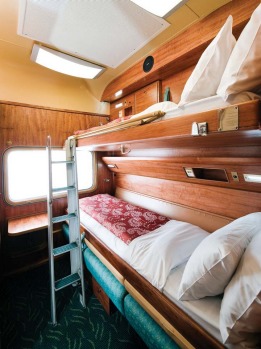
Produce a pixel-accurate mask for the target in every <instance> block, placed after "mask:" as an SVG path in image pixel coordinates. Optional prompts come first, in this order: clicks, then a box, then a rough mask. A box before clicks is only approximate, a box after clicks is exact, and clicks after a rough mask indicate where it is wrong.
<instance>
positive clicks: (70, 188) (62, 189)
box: [52, 185, 76, 193]
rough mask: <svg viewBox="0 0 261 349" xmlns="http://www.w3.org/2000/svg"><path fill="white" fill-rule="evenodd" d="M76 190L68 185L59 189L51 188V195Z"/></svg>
mask: <svg viewBox="0 0 261 349" xmlns="http://www.w3.org/2000/svg"><path fill="white" fill-rule="evenodd" d="M74 189H76V188H75V186H74V185H70V186H68V187H61V188H53V189H52V191H53V193H57V192H59V191H65V190H74Z"/></svg>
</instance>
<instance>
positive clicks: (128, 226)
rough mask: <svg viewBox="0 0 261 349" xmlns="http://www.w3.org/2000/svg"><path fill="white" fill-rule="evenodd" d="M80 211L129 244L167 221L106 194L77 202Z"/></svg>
mask: <svg viewBox="0 0 261 349" xmlns="http://www.w3.org/2000/svg"><path fill="white" fill-rule="evenodd" d="M79 206H80V209H81V210H83V211H84V212H86V213H87V214H88V215H90V216H91V217H93V218H94V219H95V220H96V221H98V222H99V223H100V224H102V225H103V226H104V227H106V228H107V229H108V230H110V231H111V232H112V233H113V234H115V235H116V236H117V237H118V238H120V239H121V240H122V241H124V242H125V243H126V244H129V243H130V242H131V241H132V240H134V239H135V238H137V237H139V236H140V235H144V234H147V233H149V232H151V231H153V230H155V229H157V228H159V227H160V226H161V225H163V224H165V223H167V222H168V221H169V219H168V218H167V217H164V216H161V215H159V214H158V213H155V212H152V211H149V210H146V209H144V208H141V207H138V206H134V205H132V204H129V203H127V202H126V201H123V200H121V199H118V198H115V197H113V196H110V195H108V194H98V195H94V196H91V197H87V198H83V199H80V200H79Z"/></svg>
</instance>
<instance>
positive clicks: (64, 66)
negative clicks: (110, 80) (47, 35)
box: [31, 44, 105, 79]
mask: <svg viewBox="0 0 261 349" xmlns="http://www.w3.org/2000/svg"><path fill="white" fill-rule="evenodd" d="M31 60H32V61H34V62H36V63H38V64H40V65H43V66H45V67H46V68H49V69H52V70H55V71H57V72H59V73H62V74H67V75H72V76H76V77H78V78H84V79H93V78H95V77H97V76H98V75H100V74H101V73H102V72H103V71H104V70H105V68H103V67H100V66H98V65H96V64H93V63H90V62H87V61H83V60H82V59H79V58H76V57H73V56H69V55H67V54H65V53H62V52H58V51H55V50H52V49H50V48H47V47H44V46H40V45H37V44H34V46H33V50H32V54H31Z"/></svg>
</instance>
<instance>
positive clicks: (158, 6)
mask: <svg viewBox="0 0 261 349" xmlns="http://www.w3.org/2000/svg"><path fill="white" fill-rule="evenodd" d="M131 1H132V2H134V3H135V4H136V5H138V6H140V7H142V8H143V9H144V10H146V11H149V12H150V13H153V14H154V15H156V16H159V17H165V16H167V15H169V14H170V12H172V11H174V10H176V9H177V8H178V7H179V6H181V5H183V4H184V3H185V2H186V1H184V0H164V1H151V0H131Z"/></svg>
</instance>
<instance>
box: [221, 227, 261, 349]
mask: <svg viewBox="0 0 261 349" xmlns="http://www.w3.org/2000/svg"><path fill="white" fill-rule="evenodd" d="M220 332H221V336H222V339H223V341H224V343H226V344H236V345H237V348H241V346H242V348H261V227H260V230H259V234H256V235H255V236H254V237H253V239H252V241H251V242H250V243H249V245H248V247H247V249H246V251H245V253H244V255H243V257H242V258H241V261H240V263H239V265H238V268H237V270H236V273H235V275H234V276H233V278H232V280H231V281H230V283H229V284H228V286H227V288H226V289H225V293H224V297H223V300H222V303H221V311H220Z"/></svg>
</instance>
